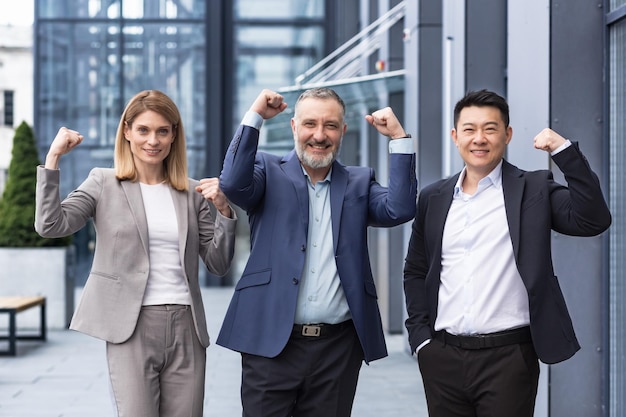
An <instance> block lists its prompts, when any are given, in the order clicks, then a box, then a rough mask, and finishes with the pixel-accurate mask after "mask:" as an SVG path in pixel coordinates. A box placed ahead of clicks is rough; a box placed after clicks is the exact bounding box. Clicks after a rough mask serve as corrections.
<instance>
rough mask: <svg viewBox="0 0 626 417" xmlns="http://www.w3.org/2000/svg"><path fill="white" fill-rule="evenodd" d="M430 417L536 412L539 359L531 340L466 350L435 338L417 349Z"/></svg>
mask: <svg viewBox="0 0 626 417" xmlns="http://www.w3.org/2000/svg"><path fill="white" fill-rule="evenodd" d="M418 363H419V368H420V372H421V374H422V380H423V383H424V391H425V393H426V403H427V405H428V415H429V416H430V417H503V416H506V417H532V416H533V412H534V408H535V398H536V396H537V385H538V383H539V360H538V359H537V354H536V353H535V350H534V348H533V346H532V343H518V344H513V345H506V346H501V347H495V348H487V349H476V350H470V349H462V348H458V347H455V346H451V345H446V344H444V343H443V342H441V341H438V340H435V339H433V340H431V342H430V343H429V344H427V345H426V346H424V347H423V348H422V349H420V351H419V352H418Z"/></svg>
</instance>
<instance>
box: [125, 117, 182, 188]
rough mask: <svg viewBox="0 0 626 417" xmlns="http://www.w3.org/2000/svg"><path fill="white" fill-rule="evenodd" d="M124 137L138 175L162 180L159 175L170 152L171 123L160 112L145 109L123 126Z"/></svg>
mask: <svg viewBox="0 0 626 417" xmlns="http://www.w3.org/2000/svg"><path fill="white" fill-rule="evenodd" d="M124 137H125V138H126V140H127V141H128V143H129V144H130V150H131V152H132V154H133V160H134V162H135V166H136V167H137V171H138V172H139V174H140V177H144V178H145V176H147V175H149V176H150V177H151V178H153V179H154V178H156V179H157V180H159V179H160V180H162V179H163V178H159V177H162V173H163V172H164V167H163V161H164V160H165V158H167V156H168V155H169V154H170V150H171V149H172V143H173V142H174V130H173V127H172V124H171V123H170V122H168V121H167V119H166V118H165V117H163V116H162V115H161V114H159V113H157V112H154V111H152V110H146V111H145V112H143V113H141V114H139V115H138V116H137V117H136V118H135V120H133V122H132V124H131V125H130V126H129V125H126V126H125V127H124ZM140 181H142V182H144V179H142V178H140ZM148 182H150V181H148Z"/></svg>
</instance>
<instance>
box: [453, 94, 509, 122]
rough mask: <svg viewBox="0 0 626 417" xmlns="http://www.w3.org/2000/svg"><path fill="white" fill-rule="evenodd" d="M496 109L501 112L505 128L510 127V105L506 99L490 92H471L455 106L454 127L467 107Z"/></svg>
mask: <svg viewBox="0 0 626 417" xmlns="http://www.w3.org/2000/svg"><path fill="white" fill-rule="evenodd" d="M472 106H476V107H495V108H497V109H498V110H500V115H501V116H502V120H503V121H504V126H505V127H509V105H508V103H507V102H506V100H505V99H504V97H502V96H500V95H498V94H496V93H494V92H493V91H489V90H485V89H483V90H480V91H470V92H469V93H467V94H465V97H463V98H462V99H460V100H459V101H458V102H457V103H456V105H455V106H454V127H455V128H456V124H457V123H458V122H459V116H460V115H461V110H463V109H464V108H466V107H472Z"/></svg>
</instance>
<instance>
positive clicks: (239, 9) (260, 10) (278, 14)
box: [234, 0, 324, 19]
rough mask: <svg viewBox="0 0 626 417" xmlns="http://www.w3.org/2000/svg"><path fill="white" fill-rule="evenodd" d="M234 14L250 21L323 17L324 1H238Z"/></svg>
mask: <svg viewBox="0 0 626 417" xmlns="http://www.w3.org/2000/svg"><path fill="white" fill-rule="evenodd" d="M234 14H235V18H248V19H264V18H271V19H281V18H290V19H293V18H297V17H323V16H324V0H264V1H259V0H238V1H237V2H236V4H235V8H234Z"/></svg>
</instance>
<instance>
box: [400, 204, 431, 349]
mask: <svg viewBox="0 0 626 417" xmlns="http://www.w3.org/2000/svg"><path fill="white" fill-rule="evenodd" d="M426 209H427V197H426V196H425V195H424V194H423V193H422V194H420V198H419V201H418V204H417V213H416V215H415V220H414V221H413V225H412V227H411V238H410V240H409V248H408V251H407V256H406V259H405V264H404V294H405V298H406V308H407V313H408V317H407V319H406V322H405V325H406V328H407V331H408V333H409V344H410V345H411V352H415V349H417V347H418V346H419V345H420V344H421V343H422V342H424V341H425V340H426V339H429V338H431V329H430V324H429V323H430V322H429V312H428V305H429V304H428V296H427V290H426V275H427V273H428V265H429V262H428V256H427V252H426V250H427V248H426V245H425V240H424V219H425V216H426Z"/></svg>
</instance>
